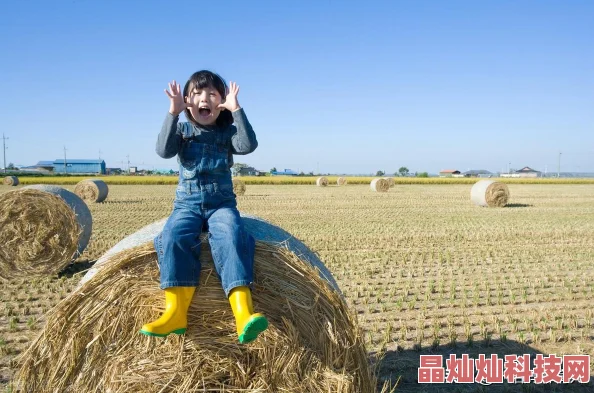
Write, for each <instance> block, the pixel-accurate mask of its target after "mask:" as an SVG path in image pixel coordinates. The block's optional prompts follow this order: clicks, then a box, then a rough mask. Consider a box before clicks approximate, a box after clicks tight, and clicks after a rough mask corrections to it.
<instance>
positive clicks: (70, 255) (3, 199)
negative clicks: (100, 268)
mask: <svg viewBox="0 0 594 393" xmlns="http://www.w3.org/2000/svg"><path fill="white" fill-rule="evenodd" d="M0 206H2V209H0V244H1V245H2V247H0V277H2V278H6V279H7V278H14V277H23V276H27V277H28V276H31V275H46V274H56V273H58V272H60V271H61V270H62V269H63V268H64V267H66V266H67V265H68V264H69V263H70V262H72V261H73V260H74V259H76V258H77V257H78V256H79V255H80V254H82V253H83V251H84V250H85V248H86V247H87V244H88V243H89V238H90V237H91V231H92V224H93V219H92V217H91V212H90V211H89V208H88V207H87V206H86V204H85V203H84V202H83V201H82V200H81V199H80V198H79V197H78V196H76V195H75V194H73V193H72V192H70V191H68V190H65V189H63V188H60V187H56V186H47V185H34V186H27V187H23V188H21V189H20V190H15V191H10V192H7V193H5V194H3V195H0Z"/></svg>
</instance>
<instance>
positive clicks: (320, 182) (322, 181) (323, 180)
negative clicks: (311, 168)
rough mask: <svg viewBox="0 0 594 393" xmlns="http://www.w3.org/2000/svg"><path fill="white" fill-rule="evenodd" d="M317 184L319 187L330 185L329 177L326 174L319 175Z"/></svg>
mask: <svg viewBox="0 0 594 393" xmlns="http://www.w3.org/2000/svg"><path fill="white" fill-rule="evenodd" d="M316 185H317V186H318V187H326V186H327V185H328V178H326V177H324V176H322V177H318V179H317V180H316Z"/></svg>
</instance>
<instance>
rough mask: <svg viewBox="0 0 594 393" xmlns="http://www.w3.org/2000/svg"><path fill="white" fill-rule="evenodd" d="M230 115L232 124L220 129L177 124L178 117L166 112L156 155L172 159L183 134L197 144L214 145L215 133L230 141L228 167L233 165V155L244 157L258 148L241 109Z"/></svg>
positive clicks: (184, 123)
mask: <svg viewBox="0 0 594 393" xmlns="http://www.w3.org/2000/svg"><path fill="white" fill-rule="evenodd" d="M232 115H233V123H234V124H232V125H230V126H229V127H227V128H225V129H221V128H220V127H217V126H216V125H213V126H196V125H194V124H192V123H189V122H181V123H180V122H178V120H179V117H178V116H174V115H172V114H171V113H169V112H168V113H167V116H165V121H164V122H163V126H162V127H161V132H160V133H159V137H158V138H157V147H156V151H157V154H158V155H159V156H160V157H163V158H172V157H174V156H175V155H176V154H177V153H178V152H179V150H180V148H181V145H182V142H183V138H182V134H183V133H185V134H188V133H189V132H190V133H191V134H192V135H193V137H194V139H195V140H196V141H197V142H200V143H211V144H214V143H215V141H216V134H215V133H221V132H222V133H223V136H224V137H225V138H228V139H230V140H231V149H230V151H229V165H230V166H231V165H233V154H238V155H244V154H249V153H251V152H253V151H254V150H256V148H257V147H258V140H257V139H256V134H255V133H254V130H253V129H252V126H251V125H250V122H249V121H248V119H247V117H246V115H245V112H244V110H243V108H241V109H239V110H237V111H235V112H232ZM184 131H185V132H184Z"/></svg>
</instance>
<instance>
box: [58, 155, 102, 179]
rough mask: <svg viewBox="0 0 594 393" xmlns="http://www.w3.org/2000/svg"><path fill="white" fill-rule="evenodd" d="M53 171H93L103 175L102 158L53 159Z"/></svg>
mask: <svg viewBox="0 0 594 393" xmlns="http://www.w3.org/2000/svg"><path fill="white" fill-rule="evenodd" d="M53 165H54V173H89V174H91V173H93V174H100V175H105V161H104V160H75V159H67V160H66V164H64V160H54V162H53Z"/></svg>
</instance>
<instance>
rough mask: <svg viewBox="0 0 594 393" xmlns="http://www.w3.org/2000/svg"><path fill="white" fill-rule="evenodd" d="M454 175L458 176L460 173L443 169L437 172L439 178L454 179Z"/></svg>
mask: <svg viewBox="0 0 594 393" xmlns="http://www.w3.org/2000/svg"><path fill="white" fill-rule="evenodd" d="M456 175H460V171H458V170H456V169H444V170H443V171H440V172H439V177H454V176H456Z"/></svg>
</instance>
